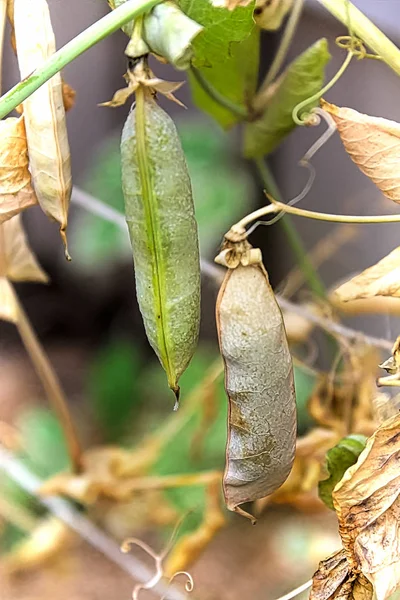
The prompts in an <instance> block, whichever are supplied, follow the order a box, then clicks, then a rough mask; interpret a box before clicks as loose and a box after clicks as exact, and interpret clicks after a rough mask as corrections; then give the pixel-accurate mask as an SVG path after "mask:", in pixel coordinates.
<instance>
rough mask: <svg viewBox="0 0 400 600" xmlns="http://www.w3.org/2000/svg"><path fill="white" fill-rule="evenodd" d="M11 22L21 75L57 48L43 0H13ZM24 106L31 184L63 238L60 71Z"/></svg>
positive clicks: (66, 168)
mask: <svg viewBox="0 0 400 600" xmlns="http://www.w3.org/2000/svg"><path fill="white" fill-rule="evenodd" d="M14 28H15V38H16V44H17V57H18V64H19V69H20V73H21V78H22V79H24V78H25V77H27V76H28V75H30V74H31V73H32V72H33V71H34V70H35V69H37V68H38V67H40V66H42V65H43V64H44V63H45V61H46V60H47V59H49V58H50V57H51V56H52V55H53V54H54V52H55V49H56V46H55V39H54V33H53V29H52V25H51V20H50V13H49V8H48V5H47V2H46V0H35V2H32V1H31V0H14ZM23 109H24V118H25V127H26V135H27V140H28V152H29V162H30V170H31V173H32V179H33V185H34V188H35V191H36V194H37V197H38V200H39V204H40V206H41V207H42V209H43V211H44V212H45V213H46V214H47V215H48V216H49V217H50V218H52V219H54V220H56V221H57V222H58V223H59V224H60V232H61V235H62V237H63V240H64V243H65V229H66V227H67V220H68V208H69V202H70V197H71V191H72V179H71V164H70V152H69V145H68V136H67V126H66V120H65V109H64V101H63V90H62V82H61V75H60V73H57V74H56V75H54V77H52V78H51V79H50V80H49V81H48V82H47V83H45V84H43V85H42V86H41V87H40V88H39V89H38V90H37V91H36V92H34V93H33V94H32V95H31V96H29V98H27V99H26V100H25V101H24V103H23Z"/></svg>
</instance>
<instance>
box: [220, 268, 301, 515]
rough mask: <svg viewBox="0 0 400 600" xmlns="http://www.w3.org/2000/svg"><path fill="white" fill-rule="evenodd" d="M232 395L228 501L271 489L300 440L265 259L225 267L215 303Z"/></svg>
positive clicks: (290, 376)
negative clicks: (297, 436) (259, 261)
mask: <svg viewBox="0 0 400 600" xmlns="http://www.w3.org/2000/svg"><path fill="white" fill-rule="evenodd" d="M216 319H217V328H218V338H219V344H220V350H221V355H222V357H223V360H224V364H225V388H226V393H227V396H228V399H229V416H228V440H227V447H226V467H225V473H224V480H223V488H224V494H225V500H226V504H227V507H228V508H229V509H230V510H233V511H238V512H240V513H242V514H244V515H245V516H247V517H248V516H249V515H248V514H247V513H244V511H243V510H242V509H240V508H238V507H239V505H241V504H243V503H245V502H251V501H253V500H257V499H259V498H263V497H265V496H268V495H269V494H272V493H273V492H274V491H275V490H277V489H278V488H279V487H280V486H281V485H282V484H283V483H284V481H285V480H286V479H287V477H288V475H289V473H290V471H291V468H292V464H293V460H294V455H295V445H296V398H295V390H294V379H293V367H292V360H291V356H290V352H289V347H288V343H287V339H286V333H285V327H284V323H283V318H282V313H281V311H280V309H279V306H278V304H277V302H276V299H275V296H274V293H273V291H272V288H271V286H270V283H269V280H268V275H267V272H266V271H265V269H264V267H263V265H262V263H259V264H249V265H248V266H243V264H239V265H238V266H237V267H236V268H233V269H232V268H231V269H229V270H228V272H227V274H226V276H225V279H224V282H223V284H222V286H221V289H220V292H219V295H218V299H217V308H216Z"/></svg>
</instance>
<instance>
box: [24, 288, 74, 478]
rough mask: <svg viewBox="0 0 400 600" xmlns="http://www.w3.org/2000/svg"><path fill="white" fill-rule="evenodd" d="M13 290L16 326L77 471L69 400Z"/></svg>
mask: <svg viewBox="0 0 400 600" xmlns="http://www.w3.org/2000/svg"><path fill="white" fill-rule="evenodd" d="M12 290H13V296H14V302H15V306H16V308H17V320H16V327H17V329H18V332H19V334H20V336H21V339H22V341H23V343H24V346H25V348H26V351H27V352H28V354H29V356H30V359H31V361H32V363H33V365H34V367H35V370H36V372H37V374H38V376H39V378H40V380H41V382H42V385H43V387H44V389H45V391H46V394H47V396H48V398H49V401H50V402H51V404H52V406H53V408H54V410H55V412H56V414H57V416H58V419H59V421H60V423H61V425H62V427H63V430H64V434H65V438H66V442H67V447H68V452H69V457H70V459H71V463H72V468H73V470H74V472H75V473H79V472H80V471H81V470H82V449H81V445H80V442H79V439H78V435H77V432H76V429H75V426H74V423H73V421H72V418H71V414H70V411H69V409H68V402H67V400H66V398H65V395H64V392H63V390H62V388H61V384H60V382H59V379H58V377H57V375H56V373H55V372H54V369H53V368H52V366H51V364H50V361H49V359H48V358H47V355H46V353H45V351H44V349H43V347H42V345H41V343H40V342H39V340H38V338H37V336H36V333H35V331H34V329H33V327H32V325H31V324H30V321H29V319H28V317H27V315H26V313H25V311H24V309H23V308H22V305H21V303H20V302H19V300H18V297H17V294H16V293H15V291H14V289H13V288H12Z"/></svg>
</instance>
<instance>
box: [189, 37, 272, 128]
mask: <svg viewBox="0 0 400 600" xmlns="http://www.w3.org/2000/svg"><path fill="white" fill-rule="evenodd" d="M259 54H260V31H259V29H253V31H252V33H251V34H250V36H249V37H248V38H246V39H245V40H243V41H242V42H240V43H232V44H231V47H230V55H229V57H228V58H227V59H226V60H225V61H224V62H222V63H221V62H216V63H213V65H212V66H211V67H209V66H204V67H200V68H199V69H198V70H199V71H200V73H201V74H202V76H203V77H204V78H205V79H206V81H207V82H208V83H209V84H210V85H211V86H212V87H213V88H214V89H215V90H217V92H219V93H220V94H221V95H222V96H224V97H225V98H227V99H228V100H230V101H231V102H233V103H234V104H236V105H237V106H239V107H241V108H243V109H244V110H246V109H247V106H248V104H249V103H250V102H251V99H252V98H253V96H254V94H255V91H256V86H257V78H258V67H259ZM189 83H190V87H191V91H192V96H193V102H194V103H195V105H196V106H197V107H198V108H199V109H200V110H202V111H204V112H206V113H207V114H209V115H211V116H212V117H213V118H214V119H215V120H216V121H217V122H218V123H219V124H220V125H221V126H222V127H225V128H227V127H231V126H232V125H234V124H235V123H237V122H238V120H239V117H238V115H236V114H233V113H232V112H231V111H230V110H228V109H227V108H225V107H224V106H221V104H219V103H218V102H216V101H215V100H214V99H213V98H212V97H211V96H210V95H209V94H208V93H207V92H206V91H205V90H204V89H203V88H202V87H201V85H200V84H199V83H198V82H197V80H196V79H195V77H194V76H193V74H191V73H190V72H189Z"/></svg>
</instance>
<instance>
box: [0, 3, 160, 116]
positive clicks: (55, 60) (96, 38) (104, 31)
mask: <svg viewBox="0 0 400 600" xmlns="http://www.w3.org/2000/svg"><path fill="white" fill-rule="evenodd" d="M160 1H161V0H127V2H125V3H124V4H122V5H121V6H119V7H118V8H116V9H115V10H113V11H112V12H110V13H109V14H108V15H106V16H105V17H103V18H102V19H99V20H98V21H97V22H96V23H94V24H93V25H91V26H90V27H88V28H87V29H85V31H83V32H82V33H80V34H79V35H77V36H76V37H75V38H74V39H73V40H71V41H70V42H68V44H66V45H65V46H63V47H62V48H61V49H60V50H58V52H55V53H54V54H53V55H52V56H51V57H50V58H49V59H48V60H47V61H46V62H45V63H44V64H43V65H42V66H41V67H39V68H37V69H36V70H35V71H34V72H33V73H32V74H31V75H29V77H27V78H25V79H23V80H22V81H20V82H19V83H17V85H15V86H14V87H13V88H12V89H11V90H10V91H9V92H7V93H6V94H4V96H2V97H1V98H0V119H3V118H4V117H5V116H6V115H8V114H9V113H10V112H11V111H12V110H14V108H16V107H17V106H18V105H19V104H21V103H22V102H23V101H24V100H26V98H28V96H30V95H31V94H33V92H35V91H36V90H37V89H38V88H39V87H40V86H41V85H43V84H44V83H46V81H48V80H49V79H51V77H53V75H55V74H56V73H58V72H59V71H61V69H63V68H64V67H65V66H66V65H68V64H69V63H70V62H72V61H73V60H75V58H77V57H78V56H80V55H81V54H83V53H84V52H86V50H88V49H89V48H91V47H92V46H94V45H95V44H97V43H98V42H100V41H101V40H103V39H104V38H106V37H108V36H109V35H111V34H112V33H114V31H117V29H119V28H120V27H122V26H123V25H125V24H126V23H128V22H129V21H131V20H132V19H134V18H135V17H138V16H139V15H141V14H142V13H144V12H146V11H148V10H150V9H151V8H153V7H154V6H156V4H159V3H160Z"/></svg>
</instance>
